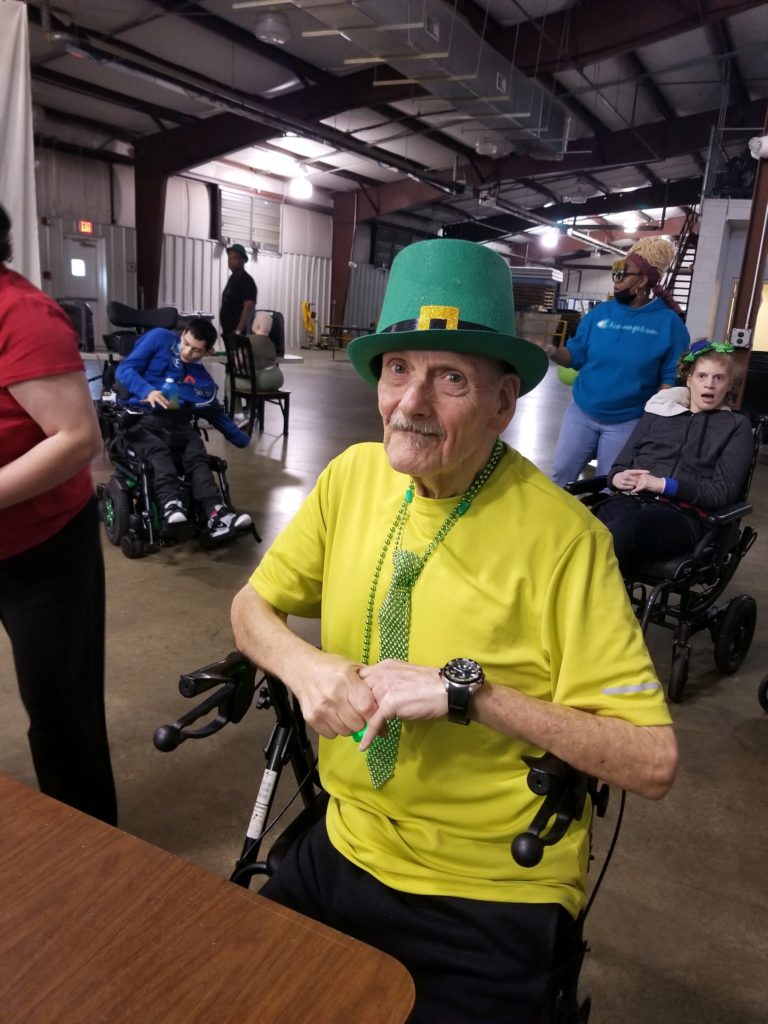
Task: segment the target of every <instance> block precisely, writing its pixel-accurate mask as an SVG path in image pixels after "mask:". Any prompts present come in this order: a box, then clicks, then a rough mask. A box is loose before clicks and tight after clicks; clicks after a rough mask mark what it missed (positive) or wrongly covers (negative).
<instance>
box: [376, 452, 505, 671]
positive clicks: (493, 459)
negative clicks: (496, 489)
mask: <svg viewBox="0 0 768 1024" xmlns="http://www.w3.org/2000/svg"><path fill="white" fill-rule="evenodd" d="M503 454H504V443H503V442H502V440H501V438H498V437H497V438H496V441H495V442H494V445H493V449H492V450H491V455H490V458H489V459H488V461H487V462H486V464H485V465H484V466H483V468H482V469H481V470H480V472H479V473H478V474H477V476H476V477H475V479H474V480H473V481H472V483H471V484H470V486H469V489H468V490H467V491H466V492H465V493H464V495H463V497H462V498H461V500H460V501H459V502H458V503H457V504H456V505H455V506H454V507H453V508H452V509H451V511H450V512H449V513H448V515H447V517H446V519H445V521H444V522H443V525H442V526H441V527H440V529H439V530H438V531H437V533H436V534H435V536H434V537H433V538H432V540H431V541H430V542H429V544H428V545H427V547H426V548H425V550H424V554H423V555H422V556H421V559H420V561H421V566H422V568H423V567H424V564H425V563H426V561H427V559H428V558H429V557H430V556H431V555H432V552H433V551H434V550H435V548H436V547H437V546H438V545H439V544H441V543H442V541H444V540H445V538H446V536H447V535H448V533H449V532H450V531H451V530H452V529H453V527H454V526H455V525H456V523H457V522H458V521H459V519H461V517H462V516H463V515H464V514H465V513H466V512H468V511H469V508H470V506H471V505H472V502H473V501H474V500H475V498H476V497H477V494H478V492H479V491H480V488H481V487H482V486H483V484H484V483H485V482H486V481H487V480H488V478H489V477H490V475H491V473H493V471H494V469H496V467H497V466H498V464H499V462H500V460H501V457H502V455H503ZM415 486H416V485H415V484H414V482H413V479H411V481H410V483H409V484H408V487H407V488H406V490H405V496H404V498H403V503H402V505H401V506H400V508H399V509H398V511H397V515H396V516H395V518H394V520H393V522H392V525H391V526H390V528H389V533H388V534H387V538H386V540H385V541H384V546H383V548H382V549H381V553H380V555H379V558H378V561H377V562H376V568H375V569H374V570H373V580H372V581H371V591H370V593H369V595H368V606H367V608H366V612H365V631H364V633H363V656H362V662H363V664H364V665H367V664H368V657H369V655H370V653H371V633H372V629H373V606H374V603H375V601H376V591H377V589H378V586H379V577H380V576H381V570H382V568H383V567H384V559H385V558H386V556H387V551H388V550H389V547H390V545H391V544H392V540H393V538H394V545H393V550H394V551H397V550H398V548H399V547H400V541H401V539H402V536H403V530H404V529H405V524H406V521H407V519H408V512H409V510H410V505H411V502H412V501H413V495H414V490H415Z"/></svg>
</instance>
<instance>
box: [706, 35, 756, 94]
mask: <svg viewBox="0 0 768 1024" xmlns="http://www.w3.org/2000/svg"><path fill="white" fill-rule="evenodd" d="M707 39H708V41H709V45H710V46H711V48H712V52H713V53H714V54H715V55H716V56H717V57H719V58H721V60H720V61H719V63H720V66H721V67H722V69H723V78H724V80H725V81H726V82H727V85H728V91H729V99H730V101H731V102H732V103H735V104H739V103H741V104H744V103H747V102H748V101H749V90H748V89H747V87H746V85H745V83H744V79H743V78H742V77H741V71H740V70H739V64H738V61H737V60H736V57H735V56H733V51H734V46H733V40H732V39H731V33H730V32H729V31H728V26H727V25H725V24H723V23H722V22H718V23H716V24H714V25H708V26H707Z"/></svg>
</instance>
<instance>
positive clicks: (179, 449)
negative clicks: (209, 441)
mask: <svg viewBox="0 0 768 1024" xmlns="http://www.w3.org/2000/svg"><path fill="white" fill-rule="evenodd" d="M128 437H129V439H130V442H131V446H132V447H133V449H134V450H135V451H136V453H137V455H139V456H140V457H141V458H142V459H145V460H146V461H147V462H149V464H150V465H151V466H152V479H153V481H154V491H155V494H156V495H157V500H158V502H159V504H160V506H161V508H162V506H163V505H165V503H166V502H167V501H172V500H173V499H178V500H181V499H182V497H183V491H182V488H181V485H180V483H179V471H178V468H177V466H176V461H175V459H174V454H173V453H174V452H176V453H177V454H178V455H179V456H180V457H181V464H182V467H183V469H184V474H185V476H186V477H187V479H188V480H189V484H190V487H191V489H192V495H193V497H194V498H195V500H196V501H197V502H199V503H200V505H202V508H203V511H204V512H205V515H206V517H207V518H208V517H210V515H211V513H212V512H213V509H214V506H216V505H218V504H220V503H221V500H222V498H221V493H220V491H219V488H218V487H217V486H216V481H215V480H214V477H213V473H212V472H211V467H210V464H209V462H208V452H207V451H206V449H205V445H204V444H203V439H202V438H201V437H200V435H199V434H198V432H197V431H196V430H195V429H194V427H193V426H192V425H191V424H190V422H189V417H188V415H187V414H186V413H174V412H172V411H171V412H162V413H145V414H144V415H143V416H142V417H141V421H140V422H139V423H136V424H134V425H133V426H132V427H131V428H130V432H129V434H128Z"/></svg>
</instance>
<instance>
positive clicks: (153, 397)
mask: <svg viewBox="0 0 768 1024" xmlns="http://www.w3.org/2000/svg"><path fill="white" fill-rule="evenodd" d="M142 402H149V404H150V405H151V406H152V408H153V409H154V408H155V406H158V405H159V406H160V408H161V409H168V408H169V407H170V402H169V401H168V399H167V398H166V397H165V395H164V394H162V392H160V391H158V390H156V389H155V390H154V391H150V392H149V394H148V395H147V397H146V398H142Z"/></svg>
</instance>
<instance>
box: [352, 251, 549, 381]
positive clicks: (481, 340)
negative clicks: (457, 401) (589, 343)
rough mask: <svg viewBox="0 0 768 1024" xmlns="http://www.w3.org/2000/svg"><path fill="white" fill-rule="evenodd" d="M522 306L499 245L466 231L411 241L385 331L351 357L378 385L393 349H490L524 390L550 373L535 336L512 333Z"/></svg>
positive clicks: (382, 324)
mask: <svg viewBox="0 0 768 1024" xmlns="http://www.w3.org/2000/svg"><path fill="white" fill-rule="evenodd" d="M514 323H515V305H514V298H513V294H512V278H511V276H510V273H509V267H508V266H507V264H506V263H505V261H504V260H503V259H502V257H501V256H499V254H498V253H496V252H494V251H493V249H488V248H486V246H484V245H478V244H477V243H476V242H465V241H461V240H460V239H458V238H432V239H428V240H427V241H425V242H414V243H413V245H409V246H406V248H405V249H403V250H402V251H401V252H400V253H399V254H398V256H397V257H396V258H395V260H394V262H393V264H392V269H391V271H390V274H389V283H388V285H387V291H386V294H385V296H384V305H383V306H382V310H381V316H380V317H379V324H378V330H377V332H376V333H375V334H367V335H365V337H362V338H356V339H355V340H354V341H352V342H350V343H349V345H348V346H347V354H348V355H349V359H350V362H351V363H352V365H353V366H354V367H355V369H356V370H357V372H358V373H359V374H360V376H361V377H362V378H363V380H366V381H368V383H369V384H373V385H374V387H375V386H376V383H377V381H378V378H379V376H380V374H381V357H382V355H383V354H384V353H385V352H403V351H406V350H411V349H419V350H421V351H438V352H461V353H463V354H464V355H473V356H490V357H491V358H492V359H500V360H501V361H502V362H504V363H507V365H508V366H510V367H512V368H513V369H514V371H515V373H517V375H518V376H519V377H520V394H521V395H524V394H525V393H526V392H527V391H531V390H532V389H533V388H535V387H536V385H537V384H538V383H539V381H541V380H542V378H543V377H544V375H545V374H546V372H547V366H548V360H547V357H546V355H545V354H544V352H543V351H542V349H540V348H539V346H538V345H535V344H534V343H533V342H530V341H524V340H523V339H522V338H516V337H515V336H514V335H513V334H511V333H510V328H512V327H514Z"/></svg>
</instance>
